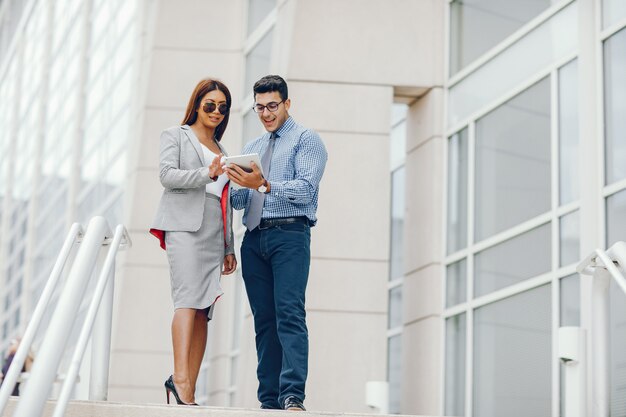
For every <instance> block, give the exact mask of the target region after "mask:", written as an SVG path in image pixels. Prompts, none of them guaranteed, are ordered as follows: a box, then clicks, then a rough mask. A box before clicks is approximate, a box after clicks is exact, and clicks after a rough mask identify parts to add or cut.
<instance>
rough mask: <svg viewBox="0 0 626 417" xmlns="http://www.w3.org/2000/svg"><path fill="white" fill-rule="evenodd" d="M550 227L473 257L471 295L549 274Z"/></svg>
mask: <svg viewBox="0 0 626 417" xmlns="http://www.w3.org/2000/svg"><path fill="white" fill-rule="evenodd" d="M551 252H552V251H551V250H550V224H549V223H546V224H544V225H543V226H540V227H537V228H535V229H533V230H530V231H528V232H526V233H523V234H521V235H519V236H516V237H514V238H512V239H509V240H507V241H505V242H503V243H500V244H498V245H496V246H494V247H491V248H489V249H485V250H484V251H482V252H479V253H477V254H476V258H475V264H474V294H475V296H481V295H485V294H488V293H490V292H492V291H495V290H498V289H500V288H504V287H508V286H509V285H513V284H516V283H518V282H521V281H523V280H525V279H528V278H532V277H534V276H537V275H540V274H542V273H545V272H548V271H550V264H551Z"/></svg>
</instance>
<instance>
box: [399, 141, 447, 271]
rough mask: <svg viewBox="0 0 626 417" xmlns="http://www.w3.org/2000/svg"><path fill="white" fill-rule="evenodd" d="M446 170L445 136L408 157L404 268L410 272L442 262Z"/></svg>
mask: <svg viewBox="0 0 626 417" xmlns="http://www.w3.org/2000/svg"><path fill="white" fill-rule="evenodd" d="M409 134H410V133H409ZM443 169H444V164H443V139H442V138H441V137H437V138H433V139H431V140H429V141H427V142H425V143H424V144H423V145H422V146H420V147H418V148H417V149H415V150H414V151H413V152H411V153H409V154H408V155H407V156H406V190H407V192H406V207H407V211H406V218H405V222H404V225H405V226H404V230H405V231H404V233H405V235H404V236H405V238H404V239H405V241H404V242H405V245H404V270H405V272H407V273H410V272H412V271H415V270H416V269H418V268H421V267H424V266H426V265H428V264H431V263H433V262H441V261H442V258H443V246H442V245H443V240H442V239H443V213H444V203H443V193H444V188H443V178H444V174H443Z"/></svg>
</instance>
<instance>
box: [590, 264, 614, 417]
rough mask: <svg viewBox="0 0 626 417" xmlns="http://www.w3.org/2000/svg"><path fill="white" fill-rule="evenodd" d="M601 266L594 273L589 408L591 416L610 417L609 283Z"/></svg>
mask: <svg viewBox="0 0 626 417" xmlns="http://www.w3.org/2000/svg"><path fill="white" fill-rule="evenodd" d="M610 283H611V281H610V275H609V273H608V272H607V270H606V269H604V268H596V270H595V273H594V274H593V290H592V294H591V297H592V301H591V304H592V307H591V308H592V310H593V313H592V324H591V327H592V328H591V340H590V343H591V351H592V353H593V354H592V356H591V358H592V359H591V364H590V365H591V380H590V383H591V410H592V414H591V416H592V417H609V392H610V390H609V359H610V349H609V340H610V339H609V323H610V317H609V284H610Z"/></svg>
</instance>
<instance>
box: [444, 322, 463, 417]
mask: <svg viewBox="0 0 626 417" xmlns="http://www.w3.org/2000/svg"><path fill="white" fill-rule="evenodd" d="M465 335H466V329H465V314H459V315H458V316H454V317H450V318H448V319H446V370H445V372H446V386H445V397H446V398H445V415H446V416H464V415H465V351H466V350H465V340H466V336H465Z"/></svg>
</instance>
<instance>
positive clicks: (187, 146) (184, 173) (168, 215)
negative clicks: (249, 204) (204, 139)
mask: <svg viewBox="0 0 626 417" xmlns="http://www.w3.org/2000/svg"><path fill="white" fill-rule="evenodd" d="M217 145H218V146H219V148H220V150H221V151H222V153H223V154H224V155H227V153H226V151H225V150H224V148H223V147H222V145H220V144H219V142H218V144H217ZM201 146H202V145H200V141H198V138H196V135H194V133H193V132H192V131H191V128H190V127H189V126H188V125H183V126H174V127H170V128H169V129H166V130H164V131H163V132H162V133H161V152H160V156H159V158H160V163H159V179H160V180H161V184H162V185H163V187H164V188H165V189H164V190H163V194H162V195H161V201H160V202H159V207H158V209H157V214H156V217H155V219H154V221H153V222H152V226H151V229H155V230H162V231H166V232H167V231H169V232H197V231H198V230H199V229H200V225H201V224H202V218H203V217H204V200H205V198H206V197H205V193H206V188H205V186H206V185H207V184H208V183H210V182H213V180H212V179H211V178H209V165H210V163H211V161H205V160H204V152H202V147H201ZM226 195H227V196H228V193H227V194H226ZM226 200H227V201H226V208H225V217H226V218H225V226H226V233H225V244H226V251H225V254H229V253H234V252H235V251H234V248H233V246H234V244H233V242H234V241H233V227H232V223H233V211H232V206H231V204H230V198H228V197H227V198H226ZM222 203H223V202H222ZM209 221H210V220H209ZM151 231H152V230H151Z"/></svg>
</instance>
